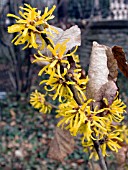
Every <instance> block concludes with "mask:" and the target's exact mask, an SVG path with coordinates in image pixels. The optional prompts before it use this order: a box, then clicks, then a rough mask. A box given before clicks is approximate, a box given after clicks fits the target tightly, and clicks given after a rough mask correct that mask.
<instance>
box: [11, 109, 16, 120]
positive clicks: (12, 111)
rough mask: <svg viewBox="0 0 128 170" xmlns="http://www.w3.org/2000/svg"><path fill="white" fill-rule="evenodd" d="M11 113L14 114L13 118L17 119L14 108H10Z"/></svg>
mask: <svg viewBox="0 0 128 170" xmlns="http://www.w3.org/2000/svg"><path fill="white" fill-rule="evenodd" d="M10 114H11V116H12V120H15V119H16V113H15V112H14V110H13V109H10Z"/></svg>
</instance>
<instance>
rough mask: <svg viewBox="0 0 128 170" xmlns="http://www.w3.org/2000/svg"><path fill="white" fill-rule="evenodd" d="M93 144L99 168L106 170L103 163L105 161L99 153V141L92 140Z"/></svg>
mask: <svg viewBox="0 0 128 170" xmlns="http://www.w3.org/2000/svg"><path fill="white" fill-rule="evenodd" d="M93 144H94V148H95V150H96V152H97V154H98V156H99V163H100V167H101V169H102V170H107V166H106V163H105V159H104V157H103V155H102V151H101V148H100V144H99V141H98V140H93Z"/></svg>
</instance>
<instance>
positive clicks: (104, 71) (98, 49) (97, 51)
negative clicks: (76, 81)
mask: <svg viewBox="0 0 128 170" xmlns="http://www.w3.org/2000/svg"><path fill="white" fill-rule="evenodd" d="M108 74H109V70H108V67H107V55H106V47H105V46H104V45H100V44H98V43H97V42H93V46H92V52H91V58H90V66H89V71H88V76H89V83H88V85H87V97H88V98H94V97H95V94H96V93H97V92H98V91H99V89H100V88H101V87H102V85H104V84H105V83H107V82H108Z"/></svg>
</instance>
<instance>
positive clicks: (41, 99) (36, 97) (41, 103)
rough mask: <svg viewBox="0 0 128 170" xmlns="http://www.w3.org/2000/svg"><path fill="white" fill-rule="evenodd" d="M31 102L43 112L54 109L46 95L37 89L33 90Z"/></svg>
mask: <svg viewBox="0 0 128 170" xmlns="http://www.w3.org/2000/svg"><path fill="white" fill-rule="evenodd" d="M30 104H31V105H32V106H33V107H34V108H35V109H39V111H40V112H42V113H50V112H51V110H52V107H51V105H50V104H49V103H48V102H47V101H46V100H45V95H44V94H41V93H39V92H38V91H37V90H35V92H32V94H31V96H30Z"/></svg>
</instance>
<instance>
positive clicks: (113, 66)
mask: <svg viewBox="0 0 128 170" xmlns="http://www.w3.org/2000/svg"><path fill="white" fill-rule="evenodd" d="M106 55H107V66H108V69H109V75H108V80H113V81H116V80H117V76H118V65H117V61H116V59H115V58H114V55H113V53H112V49H111V48H110V47H108V46H106Z"/></svg>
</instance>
